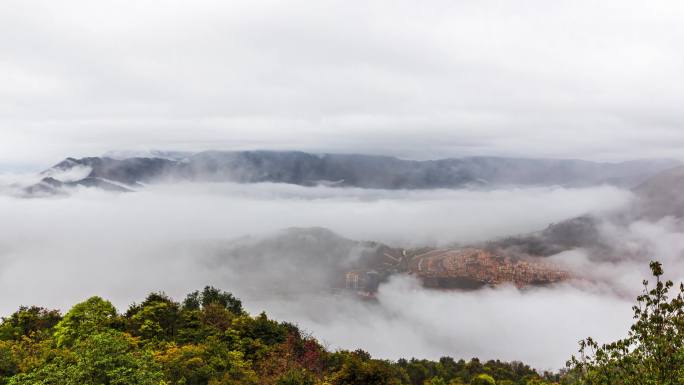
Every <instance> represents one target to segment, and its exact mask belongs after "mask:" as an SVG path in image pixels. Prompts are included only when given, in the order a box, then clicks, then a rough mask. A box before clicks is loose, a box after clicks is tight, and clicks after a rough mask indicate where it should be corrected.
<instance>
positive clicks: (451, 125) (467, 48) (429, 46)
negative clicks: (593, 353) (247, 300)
mask: <svg viewBox="0 0 684 385" xmlns="http://www.w3.org/2000/svg"><path fill="white" fill-rule="evenodd" d="M683 18H684V5H683V4H682V3H681V2H680V1H676V0H671V1H659V2H656V3H648V4H646V3H643V2H639V1H631V0H628V1H625V0H608V1H602V2H601V4H596V2H593V1H586V0H582V1H572V0H568V1H560V2H554V3H548V2H546V1H543V0H535V1H528V2H525V3H524V4H520V3H512V2H510V3H509V2H496V1H484V2H483V1H442V0H437V1H429V2H424V1H421V2H419V1H403V0H402V1H389V0H378V1H370V2H363V3H350V2H348V1H335V0H326V1H317V2H315V3H311V2H305V1H290V2H287V3H283V2H277V1H270V0H257V1H254V0H249V1H231V2H228V3H227V2H222V1H212V0H201V1H195V2H193V3H192V5H190V4H188V3H185V2H179V1H169V2H164V5H163V6H161V5H160V4H159V2H156V1H152V0H144V1H132V0H125V1H117V2H113V3H106V4H100V3H93V2H91V1H86V0H67V1H60V2H59V3H56V2H54V1H49V0H44V1H40V0H31V1H24V0H9V1H3V2H2V5H0V32H2V33H0V84H2V87H1V88H0V130H1V132H2V140H0V164H4V166H3V167H4V168H5V169H12V170H25V169H31V170H38V169H42V168H45V167H47V166H48V165H50V164H52V163H56V162H57V161H59V160H61V159H62V158H64V157H65V156H67V155H69V156H86V155H99V154H101V153H104V152H106V151H111V150H131V149H137V150H147V149H174V150H179V149H185V150H204V149H254V148H260V149H296V150H309V151H316V152H322V151H328V152H354V153H372V154H391V155H397V156H400V157H405V158H421V159H426V158H427V159H433V158H439V157H453V156H463V155H506V156H518V157H552V158H559V157H563V158H582V159H596V160H625V159H634V158H642V157H675V158H681V153H680V150H679V149H680V148H681V146H682V144H684V131H682V130H681V125H682V123H683V122H684V115H683V114H684V113H683V112H682V109H681V105H682V104H683V102H684V82H681V81H678V79H679V78H680V74H681V68H682V66H684V52H682V50H681V49H680V45H681V41H682V40H684V24H683V23H681V20H682V19H683Z"/></svg>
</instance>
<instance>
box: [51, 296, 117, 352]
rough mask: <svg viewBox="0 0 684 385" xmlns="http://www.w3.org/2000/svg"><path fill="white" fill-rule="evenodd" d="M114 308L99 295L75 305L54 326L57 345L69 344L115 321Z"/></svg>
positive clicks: (107, 326)
mask: <svg viewBox="0 0 684 385" xmlns="http://www.w3.org/2000/svg"><path fill="white" fill-rule="evenodd" d="M116 317H117V314H116V308H115V307H114V305H112V303H111V302H109V301H105V300H104V299H102V298H100V297H91V298H89V299H88V300H86V301H85V302H81V303H79V304H77V305H75V306H74V307H73V308H71V310H69V312H68V313H67V314H66V315H64V318H63V319H62V320H61V321H60V322H59V323H58V324H57V325H56V326H55V340H56V341H57V345H58V346H65V345H67V346H68V345H71V344H73V343H75V342H76V341H78V340H79V339H82V338H85V337H88V336H89V335H91V334H93V333H96V332H100V331H103V330H105V329H107V328H109V327H111V326H112V325H113V324H114V322H115V321H116Z"/></svg>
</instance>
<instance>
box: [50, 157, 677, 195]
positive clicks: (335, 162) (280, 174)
mask: <svg viewBox="0 0 684 385" xmlns="http://www.w3.org/2000/svg"><path fill="white" fill-rule="evenodd" d="M678 165H680V163H679V162H677V161H673V160H637V161H630V162H623V163H596V162H588V161H580V160H552V159H513V158H494V157H471V158H459V159H442V160H430V161H415V160H403V159H398V158H393V157H386V156H371V155H353V154H322V155H316V154H309V153H304V152H294V151H287V152H278V151H241V152H222V151H207V152H201V153H197V154H193V155H190V156H188V157H186V158H183V159H180V160H179V159H169V158H138V157H134V158H125V159H114V158H107V157H91V158H82V159H74V158H67V159H66V160H65V161H63V162H61V163H59V164H57V165H55V166H54V167H52V168H51V169H49V170H46V171H45V174H46V175H50V174H52V173H54V172H68V171H69V170H71V169H74V168H81V169H83V168H87V169H89V170H90V172H89V174H88V175H87V176H86V177H89V178H100V179H103V180H108V181H112V182H118V183H122V184H126V185H130V186H132V185H135V184H137V183H153V182H161V181H194V182H237V183H258V182H274V183H289V184H296V185H303V186H309V185H316V184H325V185H334V186H348V187H360V188H378V189H431V188H462V187H469V186H489V187H497V186H510V185H516V186H521V185H524V186H539V185H561V186H568V187H578V186H592V185H598V184H604V183H608V184H613V185H618V186H629V187H631V186H633V185H636V184H638V183H641V182H643V181H644V180H646V179H647V178H648V177H650V176H652V175H654V174H656V173H658V172H661V171H663V170H666V169H668V168H672V167H675V166H678Z"/></svg>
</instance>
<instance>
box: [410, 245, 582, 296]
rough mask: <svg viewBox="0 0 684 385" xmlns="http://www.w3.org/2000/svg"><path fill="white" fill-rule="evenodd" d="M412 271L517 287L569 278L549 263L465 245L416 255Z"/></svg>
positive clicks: (426, 274)
mask: <svg viewBox="0 0 684 385" xmlns="http://www.w3.org/2000/svg"><path fill="white" fill-rule="evenodd" d="M414 258H415V260H414V263H412V268H413V269H412V270H413V271H412V272H413V273H415V274H416V275H418V276H420V277H423V278H427V279H430V278H463V279H469V280H472V281H476V282H480V283H482V284H486V285H498V284H502V283H508V282H510V283H513V284H515V285H516V286H518V287H525V286H529V285H543V284H549V283H554V282H559V281H563V280H566V279H568V278H570V275H569V273H568V272H566V271H563V270H560V269H558V268H557V267H555V266H554V265H552V264H549V263H545V262H543V261H537V260H531V259H513V258H510V257H508V256H500V255H495V254H493V253H492V252H490V251H487V250H484V249H475V248H465V249H450V250H443V251H441V252H434V251H433V252H431V253H430V255H424V256H420V255H419V256H416V257H414Z"/></svg>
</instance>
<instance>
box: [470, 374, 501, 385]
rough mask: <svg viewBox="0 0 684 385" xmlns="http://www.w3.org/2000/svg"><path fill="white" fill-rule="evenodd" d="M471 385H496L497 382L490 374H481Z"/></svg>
mask: <svg viewBox="0 0 684 385" xmlns="http://www.w3.org/2000/svg"><path fill="white" fill-rule="evenodd" d="M470 385H496V381H494V378H492V376H490V375H489V374H480V375H478V376H477V377H475V378H473V379H472V380H471V381H470Z"/></svg>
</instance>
